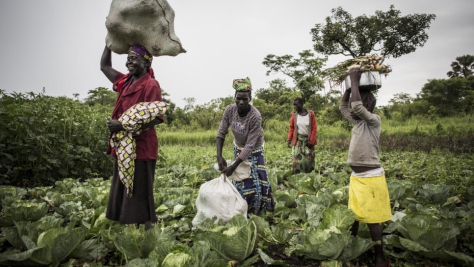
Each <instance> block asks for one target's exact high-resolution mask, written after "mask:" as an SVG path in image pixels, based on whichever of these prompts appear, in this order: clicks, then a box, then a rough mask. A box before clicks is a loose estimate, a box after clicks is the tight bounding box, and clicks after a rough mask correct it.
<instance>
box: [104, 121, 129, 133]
mask: <svg viewBox="0 0 474 267" xmlns="http://www.w3.org/2000/svg"><path fill="white" fill-rule="evenodd" d="M107 128H109V131H110V132H111V133H116V132H119V131H123V130H125V129H124V128H123V126H122V123H121V122H120V121H118V120H109V121H107Z"/></svg>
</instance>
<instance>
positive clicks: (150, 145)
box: [100, 45, 163, 230]
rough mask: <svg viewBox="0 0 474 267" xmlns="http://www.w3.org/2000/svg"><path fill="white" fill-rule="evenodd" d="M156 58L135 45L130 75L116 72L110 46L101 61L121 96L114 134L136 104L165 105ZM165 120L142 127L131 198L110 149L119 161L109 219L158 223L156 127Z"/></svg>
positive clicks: (114, 114) (147, 225)
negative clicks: (154, 185) (122, 118)
mask: <svg viewBox="0 0 474 267" xmlns="http://www.w3.org/2000/svg"><path fill="white" fill-rule="evenodd" d="M152 60H153V56H152V55H151V54H150V53H149V52H148V51H147V50H146V48H145V47H143V46H139V45H135V46H132V47H131V48H130V49H129V50H128V57H127V62H126V63H125V66H126V67H127V69H128V73H127V74H123V73H120V72H118V71H117V70H115V69H114V68H112V57H111V51H110V49H109V48H108V47H107V46H106V47H105V49H104V52H103V54H102V57H101V60H100V69H101V71H102V72H103V73H104V74H105V76H106V77H107V78H108V79H109V80H110V81H111V82H112V83H113V90H114V91H116V92H117V93H118V97H117V101H116V102H115V106H114V110H113V112H112V119H111V120H109V121H108V122H107V127H108V129H109V131H110V132H111V134H113V133H117V132H119V131H123V130H124V128H123V126H122V124H121V122H120V121H119V120H118V119H119V118H120V116H121V115H122V114H123V113H124V112H125V111H127V110H128V109H129V108H130V107H132V106H133V105H134V104H137V103H139V102H154V101H162V98H161V89H160V85H159V83H158V81H157V80H155V78H154V73H153V70H152V68H151V62H152ZM162 122H163V117H157V118H155V119H153V120H152V121H151V122H149V123H147V124H143V125H142V129H143V132H142V133H141V134H139V135H137V136H135V137H134V139H135V141H136V150H135V155H136V159H135V161H134V163H135V166H134V167H135V170H134V175H133V176H132V177H133V179H132V180H131V181H130V182H132V183H133V192H130V194H127V188H126V187H125V186H124V184H123V182H122V181H121V180H120V177H119V174H118V165H119V163H118V160H122V159H119V158H117V154H116V151H115V150H114V149H113V148H112V147H111V146H110V145H109V149H108V151H107V154H110V155H112V156H113V157H114V158H115V164H114V172H113V178H112V183H111V188H110V196H109V202H108V205H107V212H106V217H107V218H108V219H110V220H114V221H118V222H120V223H122V224H137V225H139V224H145V229H147V230H148V229H150V228H151V227H152V226H153V223H154V222H156V220H157V218H156V214H155V203H154V198H153V182H154V176H155V166H156V160H157V158H158V138H157V136H156V131H155V128H154V126H155V125H156V124H159V123H162Z"/></svg>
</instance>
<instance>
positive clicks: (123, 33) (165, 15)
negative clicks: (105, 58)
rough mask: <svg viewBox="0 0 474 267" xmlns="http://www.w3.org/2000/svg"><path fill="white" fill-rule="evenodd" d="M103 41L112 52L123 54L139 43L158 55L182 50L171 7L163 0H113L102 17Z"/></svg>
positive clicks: (173, 53) (170, 54) (172, 53)
mask: <svg viewBox="0 0 474 267" xmlns="http://www.w3.org/2000/svg"><path fill="white" fill-rule="evenodd" d="M105 26H106V28H107V36H106V38H105V42H106V44H107V46H108V47H109V48H110V50H112V51H113V52H115V53H117V54H126V53H128V49H129V48H130V47H131V46H133V45H142V46H144V47H146V49H147V50H148V51H150V53H151V54H152V55H153V56H155V57H157V56H164V55H167V56H176V55H178V54H179V53H185V52H186V50H184V48H183V46H182V45H181V41H180V40H179V38H178V37H177V36H176V34H175V32H174V10H173V9H172V8H171V6H170V5H169V4H168V2H167V1H166V0H112V4H111V5H110V11H109V15H108V16H107V19H106V21H105Z"/></svg>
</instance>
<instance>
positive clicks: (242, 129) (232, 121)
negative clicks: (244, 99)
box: [217, 104, 264, 161]
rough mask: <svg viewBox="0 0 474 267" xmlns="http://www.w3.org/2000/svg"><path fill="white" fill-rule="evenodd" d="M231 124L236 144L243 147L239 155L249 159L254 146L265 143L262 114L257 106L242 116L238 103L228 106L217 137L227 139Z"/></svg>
mask: <svg viewBox="0 0 474 267" xmlns="http://www.w3.org/2000/svg"><path fill="white" fill-rule="evenodd" d="M229 126H230V128H231V129H232V133H233V134H234V140H235V144H236V145H237V146H239V147H243V150H242V151H241V152H240V155H239V158H240V159H241V160H243V161H245V160H247V158H248V157H249V156H250V154H251V153H252V150H253V149H254V148H256V147H259V146H261V145H263V142H264V139H263V129H262V115H260V112H259V111H258V109H256V108H255V107H253V106H250V111H249V113H248V114H247V115H246V116H244V117H240V116H239V112H238V108H237V105H236V104H231V105H229V106H227V108H226V109H225V111H224V114H223V115H222V120H221V123H220V125H219V130H218V131H217V137H220V138H222V139H225V136H226V135H227V133H228V129H229Z"/></svg>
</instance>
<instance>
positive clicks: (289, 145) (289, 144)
mask: <svg viewBox="0 0 474 267" xmlns="http://www.w3.org/2000/svg"><path fill="white" fill-rule="evenodd" d="M288 147H289V148H291V140H288Z"/></svg>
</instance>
